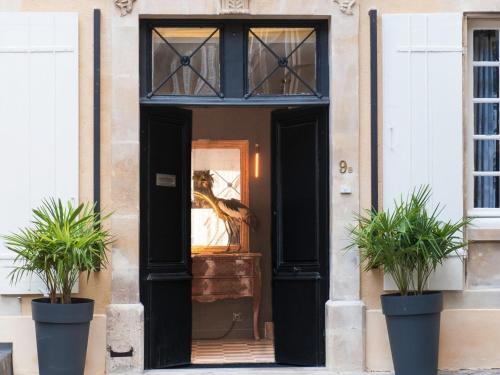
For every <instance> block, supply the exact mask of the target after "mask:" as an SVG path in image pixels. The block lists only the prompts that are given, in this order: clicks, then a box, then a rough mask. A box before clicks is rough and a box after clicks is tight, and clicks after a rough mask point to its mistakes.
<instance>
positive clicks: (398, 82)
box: [382, 13, 464, 290]
mask: <svg viewBox="0 0 500 375" xmlns="http://www.w3.org/2000/svg"><path fill="white" fill-rule="evenodd" d="M382 22H383V25H382V31H383V91H384V92H383V103H384V105H383V116H384V125H383V126H384V129H383V137H384V139H383V170H384V171H383V202H384V208H386V209H387V208H389V209H390V208H391V207H393V202H394V200H395V199H396V200H399V199H401V196H406V194H407V193H408V192H409V191H410V190H411V189H413V188H415V187H418V186H420V185H424V184H429V185H430V186H431V187H432V192H433V195H432V199H431V204H432V206H434V205H435V204H436V203H438V202H439V204H441V205H442V207H443V212H442V214H441V219H442V220H452V221H456V220H458V219H459V218H461V217H463V140H462V15H461V14H458V13H457V14H454V13H449V14H391V15H384V16H383V21H382ZM457 261H458V262H459V263H457ZM463 282H464V272H463V265H462V264H461V260H460V259H458V258H456V257H455V258H454V259H451V258H450V259H449V260H446V261H445V264H444V265H443V267H442V269H440V270H437V271H436V275H433V277H432V278H431V281H430V283H429V287H430V288H431V289H441V290H446V289H449V290H455V289H462V287H463ZM385 287H386V288H387V289H393V287H394V285H393V284H392V281H391V280H389V278H388V277H386V278H385Z"/></svg>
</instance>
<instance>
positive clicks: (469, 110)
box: [464, 19, 500, 228]
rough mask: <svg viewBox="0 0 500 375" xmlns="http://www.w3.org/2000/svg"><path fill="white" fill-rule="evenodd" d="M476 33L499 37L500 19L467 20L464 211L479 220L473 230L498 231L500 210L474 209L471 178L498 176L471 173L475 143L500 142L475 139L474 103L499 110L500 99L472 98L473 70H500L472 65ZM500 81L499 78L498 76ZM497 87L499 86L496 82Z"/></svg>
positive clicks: (498, 173)
mask: <svg viewBox="0 0 500 375" xmlns="http://www.w3.org/2000/svg"><path fill="white" fill-rule="evenodd" d="M476 30H498V32H499V34H500V19H496V20H495V19H488V20H487V19H469V20H468V31H467V41H468V43H467V45H468V46H467V64H466V67H467V68H466V69H467V72H466V74H467V80H466V81H467V82H466V91H467V92H466V95H464V97H465V98H466V101H467V102H466V114H465V116H464V118H465V119H466V126H465V146H466V147H465V160H466V162H465V168H466V173H465V175H466V179H467V182H466V184H465V185H466V189H467V191H466V194H465V197H466V207H467V215H468V216H469V217H473V218H478V219H477V220H474V226H481V227H486V226H487V227H498V228H500V208H477V207H474V194H475V192H474V177H475V176H499V177H500V171H496V172H476V171H475V170H474V140H480V139H488V140H499V141H500V134H499V135H492V136H488V135H487V136H485V135H474V104H476V103H498V104H499V106H500V95H499V97H498V98H474V92H473V90H474V67H476V66H493V67H498V68H499V70H500V59H499V61H490V62H474V45H473V43H474V38H473V34H474V31H476ZM499 80H500V74H499ZM499 87H500V82H499Z"/></svg>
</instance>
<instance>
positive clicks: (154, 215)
mask: <svg viewBox="0 0 500 375" xmlns="http://www.w3.org/2000/svg"><path fill="white" fill-rule="evenodd" d="M190 176H191V112H190V111H186V110H181V109H177V108H167V109H164V108H142V109H141V259H140V272H141V302H142V303H143V305H144V309H145V312H144V313H145V316H144V320H145V366H146V368H149V369H158V368H164V367H170V366H178V365H184V364H189V363H190V362H191V256H190V251H191V250H190V249H191V243H190V241H191V238H190V237H191V235H190V225H191V223H190V212H191V210H190V207H191V202H190V186H191V181H190Z"/></svg>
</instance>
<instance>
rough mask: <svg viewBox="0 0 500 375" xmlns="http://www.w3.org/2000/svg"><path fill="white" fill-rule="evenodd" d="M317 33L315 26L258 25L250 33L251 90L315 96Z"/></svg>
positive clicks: (249, 87)
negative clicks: (279, 26)
mask: <svg viewBox="0 0 500 375" xmlns="http://www.w3.org/2000/svg"><path fill="white" fill-rule="evenodd" d="M315 91H316V32H315V30H314V28H311V27H286V28H277V27H256V28H251V29H250V32H249V33H248V93H249V94H251V95H313V94H315Z"/></svg>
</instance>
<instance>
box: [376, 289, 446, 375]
mask: <svg viewBox="0 0 500 375" xmlns="http://www.w3.org/2000/svg"><path fill="white" fill-rule="evenodd" d="M380 298H381V301H382V311H383V313H384V315H385V319H386V322H387V330H388V332H389V342H390V344H391V352H392V361H393V363H394V370H395V373H396V375H436V374H437V369H438V354H439V327H440V320H441V311H442V310H443V294H442V293H441V292H429V293H425V294H423V295H413V296H400V295H399V294H388V295H383V296H381V297H380Z"/></svg>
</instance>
